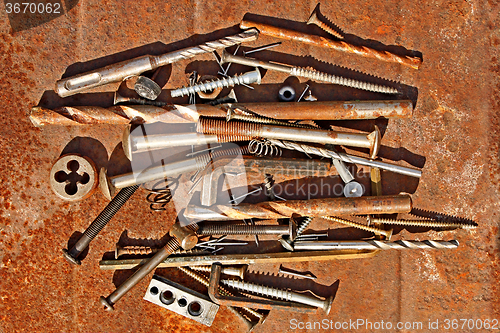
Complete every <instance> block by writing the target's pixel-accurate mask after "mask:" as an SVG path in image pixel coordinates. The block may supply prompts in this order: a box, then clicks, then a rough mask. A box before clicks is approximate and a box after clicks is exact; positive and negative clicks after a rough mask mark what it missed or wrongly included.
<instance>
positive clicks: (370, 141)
mask: <svg viewBox="0 0 500 333" xmlns="http://www.w3.org/2000/svg"><path fill="white" fill-rule="evenodd" d="M196 132H198V133H203V134H217V135H231V136H232V135H239V136H241V137H242V138H246V140H250V139H254V138H267V139H285V140H286V139H290V138H294V139H295V140H298V141H303V142H304V141H305V142H314V143H321V144H334V145H346V146H353V147H361V148H369V149H370V151H371V154H374V150H375V149H378V147H379V140H380V133H379V132H378V131H373V132H372V133H370V134H357V133H347V132H335V131H329V130H321V129H313V128H311V129H309V128H308V129H303V128H294V127H286V126H276V125H267V124H256V123H247V122H243V121H231V122H227V121H225V120H223V119H217V118H211V117H203V116H201V117H200V118H199V119H198V123H197V126H196Z"/></svg>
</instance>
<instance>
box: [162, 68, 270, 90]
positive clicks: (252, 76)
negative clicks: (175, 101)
mask: <svg viewBox="0 0 500 333" xmlns="http://www.w3.org/2000/svg"><path fill="white" fill-rule="evenodd" d="M260 79H261V76H260V72H259V70H258V69H257V68H256V69H255V70H254V71H251V72H247V73H245V74H242V75H235V76H231V77H227V78H224V79H220V80H213V81H208V82H205V83H200V84H196V85H194V86H190V87H184V88H179V89H175V90H172V91H171V92H170V95H171V96H172V97H181V96H185V95H190V94H195V93H197V92H201V91H202V92H205V91H211V90H214V89H217V88H224V87H234V86H236V85H239V84H252V83H257V84H260Z"/></svg>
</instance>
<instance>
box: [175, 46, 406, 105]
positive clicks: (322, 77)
mask: <svg viewBox="0 0 500 333" xmlns="http://www.w3.org/2000/svg"><path fill="white" fill-rule="evenodd" d="M226 62H234V63H237V64H240V65H246V66H250V67H260V68H264V69H269V70H275V71H278V72H284V73H288V74H290V75H292V76H300V77H305V78H308V79H311V80H315V81H321V82H328V83H333V84H338V85H341V86H346V87H351V88H357V89H361V90H367V91H373V92H379V93H384V94H397V93H398V90H397V89H395V88H392V87H387V86H382V85H378V84H374V83H368V82H363V81H358V80H353V79H348V78H345V77H341V76H336V75H332V74H327V73H324V72H318V71H315V70H308V69H305V68H300V67H293V66H289V65H282V64H278V63H274V62H273V63H270V62H266V61H260V60H256V59H251V58H245V57H240V56H235V55H232V54H230V53H228V52H226V51H225V50H224V51H223V52H222V59H221V63H222V64H224V63H226ZM172 97H173V96H172Z"/></svg>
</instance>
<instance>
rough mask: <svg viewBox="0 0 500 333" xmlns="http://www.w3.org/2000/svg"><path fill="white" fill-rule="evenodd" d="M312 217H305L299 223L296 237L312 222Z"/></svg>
mask: <svg viewBox="0 0 500 333" xmlns="http://www.w3.org/2000/svg"><path fill="white" fill-rule="evenodd" d="M312 220H313V217H311V216H305V217H304V219H303V220H302V222H301V223H300V226H299V228H298V229H297V237H298V236H300V235H302V233H303V232H304V230H306V228H307V227H308V226H309V224H310V223H311V222H312Z"/></svg>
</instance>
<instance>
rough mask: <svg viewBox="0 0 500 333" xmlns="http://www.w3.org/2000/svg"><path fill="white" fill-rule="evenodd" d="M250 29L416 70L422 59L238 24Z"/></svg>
mask: <svg viewBox="0 0 500 333" xmlns="http://www.w3.org/2000/svg"><path fill="white" fill-rule="evenodd" d="M252 27H253V28H257V29H259V32H260V33H261V34H263V35H268V36H272V37H276V38H282V39H289V40H296V41H300V42H303V43H306V44H309V45H314V46H319V47H325V48H329V49H334V50H337V51H342V52H347V53H354V54H358V55H361V56H364V57H368V58H375V59H379V60H382V61H387V62H395V63H400V64H402V65H405V66H409V67H411V68H414V69H418V68H419V67H420V65H421V64H422V59H421V58H419V57H410V56H400V55H397V54H394V53H391V52H388V51H377V50H374V49H372V48H369V47H366V46H357V45H352V44H349V43H346V42H344V41H336V40H330V39H326V38H323V37H320V36H315V35H311V34H307V33H303V32H299V31H294V30H290V29H286V28H278V27H275V26H272V25H270V24H266V23H257V22H254V21H250V20H243V21H241V23H240V28H242V29H247V28H252Z"/></svg>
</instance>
